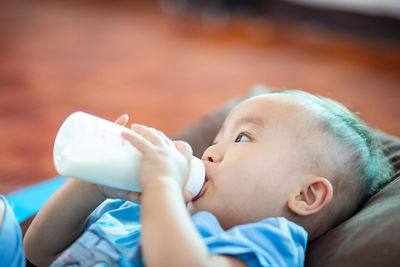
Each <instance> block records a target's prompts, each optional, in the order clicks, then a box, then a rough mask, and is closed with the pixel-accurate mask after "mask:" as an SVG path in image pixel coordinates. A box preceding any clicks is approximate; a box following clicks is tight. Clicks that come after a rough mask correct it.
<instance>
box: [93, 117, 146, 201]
mask: <svg viewBox="0 0 400 267" xmlns="http://www.w3.org/2000/svg"><path fill="white" fill-rule="evenodd" d="M128 120H129V117H128V115H126V114H124V115H122V116H120V117H119V118H118V119H117V120H116V121H115V123H117V124H119V125H121V126H125V125H126V123H127V122H128ZM97 187H98V189H99V191H100V192H101V193H102V194H103V195H104V196H105V197H106V198H115V199H125V200H130V201H132V202H135V203H140V200H141V196H142V193H141V192H134V191H128V190H122V189H117V188H112V187H108V186H104V185H97Z"/></svg>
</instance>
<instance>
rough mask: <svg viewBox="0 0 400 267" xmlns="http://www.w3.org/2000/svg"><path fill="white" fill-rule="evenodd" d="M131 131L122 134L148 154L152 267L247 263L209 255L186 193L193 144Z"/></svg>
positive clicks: (146, 249)
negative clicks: (189, 206) (195, 224)
mask: <svg viewBox="0 0 400 267" xmlns="http://www.w3.org/2000/svg"><path fill="white" fill-rule="evenodd" d="M132 129H133V130H134V132H135V133H136V134H133V135H130V134H128V133H124V134H123V136H124V137H125V138H126V139H127V140H128V141H130V142H131V143H132V144H133V145H134V146H135V147H137V148H138V149H139V150H140V151H141V152H142V153H143V161H142V169H141V177H140V186H141V188H142V189H143V195H142V197H143V198H142V207H141V222H142V250H143V255H144V258H145V261H146V264H147V266H150V267H152V266H175V267H176V266H178V267H179V266H246V264H245V263H244V262H242V261H241V260H239V259H237V258H233V257H229V256H217V255H214V256H212V255H210V254H209V252H208V248H207V246H206V245H205V243H204V242H203V240H202V238H201V236H200V235H199V233H198V231H197V229H196V228H195V227H194V225H193V223H192V221H191V218H190V215H189V213H188V211H187V209H186V207H185V202H184V199H183V194H182V190H183V185H184V184H185V182H186V181H185V177H187V174H188V171H189V170H188V162H189V159H190V157H191V155H192V151H191V149H190V146H189V145H188V144H186V143H184V142H175V143H173V142H172V141H171V140H169V139H168V138H167V137H165V136H164V135H163V134H162V133H161V132H159V131H156V130H154V129H151V128H147V127H145V126H139V125H136V126H133V127H132Z"/></svg>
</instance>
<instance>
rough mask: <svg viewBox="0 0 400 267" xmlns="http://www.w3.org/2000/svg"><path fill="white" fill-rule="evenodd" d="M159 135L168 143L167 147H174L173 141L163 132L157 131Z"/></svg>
mask: <svg viewBox="0 0 400 267" xmlns="http://www.w3.org/2000/svg"><path fill="white" fill-rule="evenodd" d="M156 132H157V134H158V135H159V136H160V137H161V139H162V140H163V141H164V143H166V144H167V145H173V142H172V140H171V139H169V137H168V136H166V135H165V134H164V133H163V132H161V131H159V130H156Z"/></svg>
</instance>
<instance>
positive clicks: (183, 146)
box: [174, 141, 193, 162]
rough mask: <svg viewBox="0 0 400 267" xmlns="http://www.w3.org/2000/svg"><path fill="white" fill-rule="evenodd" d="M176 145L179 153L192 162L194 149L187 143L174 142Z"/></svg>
mask: <svg viewBox="0 0 400 267" xmlns="http://www.w3.org/2000/svg"><path fill="white" fill-rule="evenodd" d="M174 144H175V147H176V148H177V149H178V151H179V152H181V153H182V155H183V156H184V157H185V158H186V159H187V160H188V161H189V162H190V160H191V158H192V155H193V150H192V147H191V146H190V145H189V144H188V143H186V142H185V141H174Z"/></svg>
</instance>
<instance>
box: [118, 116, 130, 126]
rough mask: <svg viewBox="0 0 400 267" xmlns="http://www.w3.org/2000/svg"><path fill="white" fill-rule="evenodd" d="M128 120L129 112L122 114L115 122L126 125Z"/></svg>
mask: <svg viewBox="0 0 400 267" xmlns="http://www.w3.org/2000/svg"><path fill="white" fill-rule="evenodd" d="M128 120H129V116H128V114H124V115H122V116H120V117H119V118H118V119H117V120H116V121H115V123H116V124H119V125H122V126H125V125H126V124H127V122H128Z"/></svg>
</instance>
